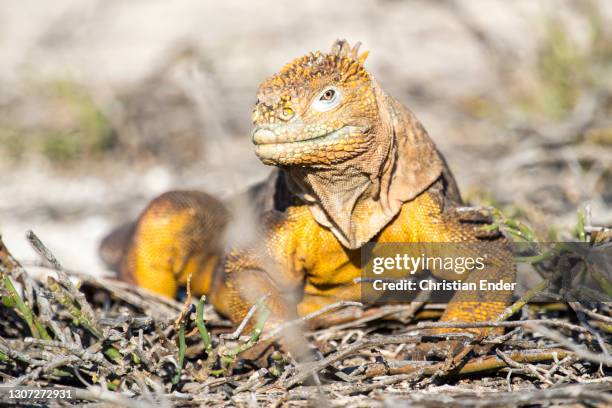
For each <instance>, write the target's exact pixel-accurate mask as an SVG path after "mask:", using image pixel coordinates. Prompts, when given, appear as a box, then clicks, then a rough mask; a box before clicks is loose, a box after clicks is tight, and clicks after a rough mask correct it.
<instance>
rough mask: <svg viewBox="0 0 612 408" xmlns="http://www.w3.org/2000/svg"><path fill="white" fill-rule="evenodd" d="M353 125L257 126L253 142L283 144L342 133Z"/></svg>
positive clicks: (254, 130) (308, 140)
mask: <svg viewBox="0 0 612 408" xmlns="http://www.w3.org/2000/svg"><path fill="white" fill-rule="evenodd" d="M347 128H351V126H342V127H340V128H338V129H335V130H332V129H331V128H326V127H323V126H320V127H319V126H316V127H315V126H313V127H311V126H307V125H306V126H283V127H279V128H268V127H259V126H258V127H256V128H255V129H253V132H252V133H251V134H252V137H253V143H254V144H255V145H256V146H257V145H275V144H278V145H283V144H295V143H300V142H310V141H312V140H318V139H324V138H327V137H332V136H334V135H336V134H338V133H342V132H343V131H345V130H346V129H347Z"/></svg>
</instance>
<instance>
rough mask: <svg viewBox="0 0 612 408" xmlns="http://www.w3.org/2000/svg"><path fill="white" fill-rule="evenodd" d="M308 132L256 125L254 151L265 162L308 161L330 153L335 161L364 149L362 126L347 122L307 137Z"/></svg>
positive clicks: (302, 162)
mask: <svg viewBox="0 0 612 408" xmlns="http://www.w3.org/2000/svg"><path fill="white" fill-rule="evenodd" d="M313 130H315V131H316V130H318V129H313ZM307 132H308V129H303V130H302V132H296V133H293V132H291V133H285V132H283V133H281V134H279V133H280V132H278V133H277V132H274V131H273V130H271V129H268V128H255V130H254V131H253V133H252V134H253V143H254V144H255V154H256V155H257V157H259V159H261V160H262V161H263V162H264V164H277V163H278V164H307V163H306V162H307V161H309V159H311V158H313V159H314V157H318V158H319V159H321V158H322V157H321V156H327V159H328V160H329V161H334V160H335V159H337V158H340V157H341V156H348V155H351V153H357V152H361V151H363V149H362V148H361V145H362V143H363V138H362V137H359V136H361V135H363V132H364V129H363V128H362V127H359V126H349V125H345V126H342V127H340V128H338V129H336V130H332V131H331V132H325V133H321V134H316V133H315V136H310V137H308V138H305V137H304V135H305V134H307ZM311 132H312V130H311ZM310 135H312V133H310ZM315 161H319V160H315ZM324 161H327V160H324Z"/></svg>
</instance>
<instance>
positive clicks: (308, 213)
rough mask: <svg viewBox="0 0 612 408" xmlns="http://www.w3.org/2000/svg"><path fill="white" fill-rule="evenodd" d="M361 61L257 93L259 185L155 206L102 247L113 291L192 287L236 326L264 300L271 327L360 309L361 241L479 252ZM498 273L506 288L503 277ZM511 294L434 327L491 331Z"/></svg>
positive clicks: (450, 197)
mask: <svg viewBox="0 0 612 408" xmlns="http://www.w3.org/2000/svg"><path fill="white" fill-rule="evenodd" d="M366 56H367V53H363V54H361V55H359V54H358V46H356V47H354V48H350V46H349V45H348V43H347V42H346V41H337V42H336V43H334V45H333V47H332V50H331V52H330V53H327V54H326V53H320V52H316V53H311V54H308V55H306V56H304V57H301V58H298V59H296V60H294V61H293V62H291V63H289V64H288V65H286V66H285V67H283V68H282V69H281V70H280V72H279V73H277V74H276V75H274V76H272V77H271V78H270V79H268V80H267V81H265V82H264V83H263V84H262V85H261V87H260V89H259V92H258V94H257V103H256V105H255V108H254V111H253V115H252V119H253V122H254V124H255V127H254V130H253V132H252V138H253V143H254V144H255V153H256V155H257V156H258V157H259V158H260V159H261V161H262V162H263V163H265V164H268V165H273V166H276V167H277V170H275V171H274V172H272V174H271V175H270V177H269V179H268V180H266V181H264V182H262V183H260V184H258V185H256V186H254V187H253V188H251V189H250V190H249V191H248V192H246V193H245V194H243V195H240V196H237V197H234V198H230V199H229V200H227V202H225V203H222V202H221V201H219V200H217V199H215V198H213V197H211V196H209V195H207V194H205V193H202V192H196V191H173V192H169V193H166V194H163V195H162V196H160V197H158V198H156V199H155V200H153V201H152V202H151V203H150V204H149V205H148V207H147V208H146V209H145V210H144V212H143V213H142V215H141V216H140V217H139V219H138V220H137V222H136V223H135V224H133V225H131V226H128V227H126V228H123V229H122V230H120V231H118V232H116V233H115V234H113V235H111V236H109V238H107V239H106V240H105V242H104V243H103V245H102V254H103V255H105V254H106V255H107V257H106V258H107V259H108V258H113V257H114V260H115V261H116V266H117V267H118V269H119V271H120V275H121V277H122V278H123V279H125V280H129V281H132V282H135V283H137V284H139V285H141V286H143V287H146V288H149V289H151V290H153V291H155V292H158V293H160V294H163V295H165V296H168V297H174V296H175V295H176V293H177V290H178V288H179V287H180V286H181V285H185V283H186V282H187V278H188V276H189V275H192V280H191V285H192V287H191V288H192V292H193V293H194V294H196V295H199V294H207V295H208V296H209V298H210V299H211V301H212V303H213V304H214V306H215V307H216V308H217V309H218V310H219V311H221V312H222V313H224V314H226V315H227V316H229V317H230V318H231V319H232V320H233V321H236V322H238V321H240V320H242V318H243V317H244V316H245V314H246V313H247V311H248V310H249V308H250V307H251V306H252V305H253V303H254V302H255V301H257V299H259V298H261V296H263V295H265V294H270V297H269V298H268V299H267V304H268V305H269V307H270V308H271V309H272V312H273V316H274V319H273V320H272V324H274V322H278V321H281V320H284V319H289V318H293V317H295V316H297V315H304V314H307V313H310V312H313V311H315V310H317V309H320V308H321V307H323V306H325V305H328V304H330V303H333V302H337V301H338V300H360V298H361V296H360V295H361V292H360V286H359V284H358V283H355V279H356V278H358V277H359V276H360V275H361V269H360V262H361V254H360V248H361V247H362V246H363V245H364V244H365V243H366V242H477V241H479V240H480V239H481V238H480V233H479V228H480V227H481V225H479V224H478V223H470V222H464V221H463V220H462V218H461V217H460V216H459V215H458V214H459V212H458V211H456V209H457V207H459V206H461V199H460V196H459V193H458V190H457V187H456V185H455V181H454V179H453V176H452V175H451V173H450V171H449V169H448V168H447V166H446V163H445V162H444V159H443V158H442V156H441V155H440V153H439V152H438V151H437V149H436V147H435V146H434V144H433V142H432V141H431V139H430V138H429V136H428V135H427V133H426V131H425V130H424V129H423V127H422V126H421V124H420V123H419V122H418V121H417V119H416V118H415V117H414V116H413V114H412V113H411V112H410V111H409V110H408V109H406V108H405V107H403V106H402V105H401V104H400V103H399V102H398V101H397V100H395V99H393V98H392V97H391V96H389V95H387V94H386V93H385V92H384V91H383V90H382V89H380V87H379V86H378V84H377V83H376V81H375V80H374V78H373V77H372V76H371V74H369V73H368V72H367V71H366V70H365V68H364V61H365V59H366ZM245 211H246V212H249V213H250V216H246V217H245V216H243V215H244V214H243V213H244V212H245ZM245 223H249V224H250V225H245ZM251 230H254V231H255V232H254V233H253V234H250V235H252V236H251V238H250V239H246V240H241V239H236V237H238V238H240V235H241V231H251ZM245 235H249V234H246V233H245ZM487 240H488V242H491V243H493V244H492V245H491V246H490V248H491V253H490V254H489V255H490V258H491V259H498V260H499V262H500V265H503V264H506V262H507V259H508V254H507V253H506V252H505V250H504V249H503V245H501V244H500V245H496V244H495V242H497V241H499V242H503V241H504V238H503V237H501V238H500V237H491V236H489V237H487ZM496 240H497V241H496ZM111 252H112V253H113V254H114V256H108V255H109V254H111ZM494 273H495V274H498V275H499V276H497V278H498V279H500V278H502V277H503V278H504V279H505V280H506V281H509V280H512V279H513V278H514V269H513V268H511V267H502V268H499V269H496V270H495V272H494ZM477 278H478V276H475V274H474V276H470V277H469V278H468V279H477ZM510 295H511V294H510V293H497V294H495V295H493V294H492V295H487V296H488V297H487V296H485V297H483V298H482V299H478V301H475V300H474V299H470V301H461V299H460V298H457V299H455V301H453V302H451V303H450V304H449V306H448V307H447V309H446V312H445V313H444V316H443V319H445V320H461V321H483V320H489V319H491V318H493V317H495V316H497V315H498V314H499V313H500V312H501V311H502V309H503V308H504V307H505V305H506V303H507V301H508V299H509V297H510Z"/></svg>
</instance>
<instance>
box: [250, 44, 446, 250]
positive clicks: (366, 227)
mask: <svg viewBox="0 0 612 408" xmlns="http://www.w3.org/2000/svg"><path fill="white" fill-rule="evenodd" d="M366 57H367V53H363V54H359V45H358V44H357V45H356V46H355V47H352V48H351V47H350V46H349V44H348V43H347V42H346V41H345V40H339V41H336V42H335V43H334V45H333V46H332V50H331V52H329V53H327V54H325V53H321V52H315V53H311V54H308V55H306V56H304V57H301V58H298V59H296V60H294V61H293V62H291V63H289V64H287V65H286V66H285V67H283V68H282V69H281V70H280V72H278V73H277V74H276V75H274V76H272V77H271V78H270V79H268V80H267V81H265V82H264V83H263V84H262V85H261V87H260V89H259V92H258V94H257V104H256V105H255V109H254V111H253V122H254V123H255V128H254V130H253V134H252V135H253V143H254V144H255V153H256V154H257V156H258V157H259V158H260V159H261V161H262V162H263V163H264V164H271V165H275V166H278V167H281V168H282V169H283V170H284V171H285V173H286V174H287V175H288V177H287V183H288V187H289V189H290V190H291V191H292V192H293V193H294V194H295V195H296V196H297V197H299V198H300V199H301V200H302V201H303V202H304V203H306V204H308V205H309V207H310V210H311V212H312V214H313V216H314V218H315V219H316V220H317V222H318V223H319V224H321V225H323V226H325V227H328V228H329V229H330V230H331V231H332V232H333V233H334V235H335V236H336V237H337V238H338V240H339V241H340V242H341V243H342V244H343V245H344V246H346V247H347V248H351V249H354V248H359V247H360V246H361V245H363V244H364V243H365V242H367V241H368V240H369V239H371V238H372V237H374V235H376V234H377V233H378V232H379V231H380V230H381V229H382V228H384V227H385V225H387V224H388V223H389V222H390V220H391V219H393V217H395V216H396V215H397V213H398V212H399V210H400V208H401V206H402V204H403V203H404V202H406V201H408V200H412V199H414V198H415V197H416V196H417V195H418V194H421V193H422V192H423V191H425V190H426V189H427V188H429V186H431V185H432V183H434V182H435V181H436V180H437V179H438V178H439V177H440V175H441V174H442V170H443V167H444V161H443V160H442V158H441V157H440V156H439V153H438V151H437V150H436V148H435V146H434V144H433V142H432V141H431V140H430V139H429V136H427V133H426V132H425V130H424V129H423V127H422V126H421V125H420V123H419V122H418V121H417V120H416V118H415V117H414V116H413V115H412V113H411V112H410V111H409V110H408V109H406V108H405V107H403V106H402V105H401V104H400V103H399V102H398V101H397V100H395V99H394V98H393V97H391V96H389V95H388V94H386V93H385V92H383V90H382V89H381V88H380V87H379V86H378V84H377V83H376V81H375V80H374V78H373V77H372V76H371V75H370V74H369V73H368V72H367V71H366V70H365V68H364V66H363V64H364V61H365V59H366Z"/></svg>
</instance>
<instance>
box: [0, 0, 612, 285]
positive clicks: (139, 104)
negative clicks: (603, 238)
mask: <svg viewBox="0 0 612 408" xmlns="http://www.w3.org/2000/svg"><path fill="white" fill-rule="evenodd" d="M338 37H340V38H347V39H348V40H349V41H350V42H356V41H361V42H362V43H363V46H362V49H367V50H370V52H371V53H370V57H369V58H368V61H367V63H366V66H367V68H368V69H369V70H370V72H371V73H372V74H373V75H374V76H376V78H377V79H378V81H379V82H380V83H381V84H382V86H383V88H384V89H385V90H386V91H387V92H388V93H390V94H392V95H394V96H395V97H397V98H398V99H399V100H400V101H402V102H403V103H404V104H405V105H406V106H408V107H409V108H410V109H412V110H413V111H414V112H415V113H416V115H417V117H419V118H420V120H421V121H422V122H423V123H424V125H425V127H426V128H427V129H428V131H429V133H430V135H431V136H432V137H433V139H434V140H435V141H436V143H437V144H438V146H439V147H440V149H441V150H442V152H443V153H444V154H445V155H446V157H447V159H448V161H449V163H450V165H451V168H452V169H453V171H454V172H455V176H456V177H457V180H458V182H459V185H460V187H461V188H462V192H463V195H464V197H465V198H466V199H468V200H469V201H470V202H472V203H475V204H485V205H490V204H493V205H497V206H499V207H500V208H503V209H504V211H506V212H507V213H508V214H511V215H513V216H518V217H520V218H522V219H524V220H526V221H527V222H529V223H530V224H531V225H532V226H534V227H535V228H536V229H537V231H538V233H539V234H540V237H541V238H542V239H558V238H562V237H563V234H564V231H567V230H568V229H571V228H572V227H573V226H574V225H575V224H576V212H577V210H578V209H581V208H585V206H588V208H590V213H591V214H592V222H593V223H595V224H610V223H612V115H611V113H612V2H610V1H606V0H600V1H597V0H576V1H574V0H567V1H562V0H540V1H537V0H515V1H511V2H509V1H505V0H470V1H452V0H435V1H434V0H427V1H426V0H403V1H402V0H364V1H360V2H330V1H326V0H309V1H300V2H280V1H272V0H260V1H258V2H246V1H239V0H225V1H223V2H215V1H202V0H177V1H172V2H169V1H166V0H87V1H86V0H55V1H53V2H41V1H37V0H21V1H19V2H17V1H10V0H9V1H3V2H0V233H1V234H2V235H3V238H4V240H5V241H6V243H7V245H8V246H9V248H11V249H12V250H13V252H14V253H15V254H16V255H17V256H18V257H19V258H20V259H22V260H32V259H35V256H34V254H33V252H32V251H30V249H29V248H28V246H27V243H26V241H25V239H24V233H25V231H26V230H27V229H33V230H34V231H35V232H36V233H37V234H38V235H39V236H40V237H41V239H43V241H44V242H45V243H46V244H47V245H48V246H49V247H50V249H51V250H52V251H53V252H54V253H55V254H56V256H57V257H58V258H59V259H60V261H61V262H62V263H63V264H64V265H65V266H66V267H67V268H71V269H80V270H83V271H86V272H91V273H102V271H103V266H102V264H101V263H100V261H99V259H98V257H97V254H96V251H97V246H98V243H99V241H100V239H101V238H102V237H103V235H104V234H105V233H106V232H108V230H109V229H110V228H112V227H113V226H114V225H116V224H118V223H121V222H124V221H126V220H129V219H132V218H134V217H136V216H137V215H138V213H139V212H140V211H141V210H142V209H143V207H144V206H145V205H146V203H147V202H148V201H149V200H150V199H152V198H153V197H154V196H156V195H157V194H159V193H161V192H164V191H166V190H168V189H174V188H195V189H203V190H206V191H209V192H213V193H216V194H219V195H221V196H225V195H228V194H231V193H233V192H235V191H239V190H241V189H243V188H245V187H246V186H248V185H249V184H251V183H253V182H256V181H258V180H260V179H262V178H264V177H265V176H266V174H267V173H268V172H269V171H270V169H269V168H267V167H265V166H263V165H262V164H261V163H259V161H258V160H257V159H256V157H255V156H254V154H253V153H252V145H251V142H250V140H249V131H250V126H251V123H250V111H251V108H252V105H253V103H254V101H255V93H256V90H257V86H258V84H259V83H260V82H261V81H263V80H264V79H265V78H266V77H267V76H269V75H271V74H273V73H274V72H275V71H277V70H278V69H279V68H280V67H281V66H282V65H283V64H285V63H287V62H289V61H290V60H291V59H293V58H295V57H298V56H301V55H303V54H305V53H307V52H309V51H315V50H323V51H327V50H328V48H329V47H330V45H331V43H332V42H333V40H334V39H336V38H338Z"/></svg>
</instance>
